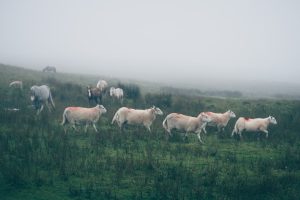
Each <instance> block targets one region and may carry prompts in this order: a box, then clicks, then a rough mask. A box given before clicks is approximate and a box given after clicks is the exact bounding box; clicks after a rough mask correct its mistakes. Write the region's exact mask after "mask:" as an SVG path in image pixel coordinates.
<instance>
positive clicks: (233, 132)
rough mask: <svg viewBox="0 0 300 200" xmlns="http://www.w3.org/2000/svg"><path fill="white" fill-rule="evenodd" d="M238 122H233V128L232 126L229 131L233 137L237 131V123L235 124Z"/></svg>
mask: <svg viewBox="0 0 300 200" xmlns="http://www.w3.org/2000/svg"><path fill="white" fill-rule="evenodd" d="M237 124H238V123H235V125H234V128H233V130H232V133H231V137H233V136H234V134H236V133H238V127H237V126H238V125H237Z"/></svg>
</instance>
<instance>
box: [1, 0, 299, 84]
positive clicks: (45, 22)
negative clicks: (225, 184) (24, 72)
mask: <svg viewBox="0 0 300 200" xmlns="http://www.w3.org/2000/svg"><path fill="white" fill-rule="evenodd" d="M299 11H300V1H297V0H295V1H290V0H287V1H282V0H280V1H277V0H249V1H241V0H236V1H234V0H226V1H225V0H224V1H222V0H220V1H200V0H195V1H189V0H185V1H174V0H172V1H155V0H151V1H142V0H137V1H130V0H129V1H123V0H116V1H114V0H109V1H100V0H95V1H74V0H69V1H67V0H64V1H63V0H51V1H50V0H49V1H42V0H36V1H33V0H26V1H23V0H20V1H14V0H7V1H5V0H1V1H0V27H1V31H0V44H1V45H0V63H5V64H11V65H18V66H23V67H30V68H34V69H39V70H40V69H41V68H42V67H44V66H46V65H53V66H56V67H57V69H58V71H63V72H76V73H77V72H79V73H80V72H81V73H93V74H99V75H105V76H112V77H129V78H135V79H141V80H150V81H160V82H169V83H170V82H172V81H175V82H176V81H178V82H185V81H186V82H189V81H191V82H197V81H198V80H199V81H200V80H202V79H205V80H206V79H210V80H217V79H219V78H222V79H224V80H227V79H235V80H243V79H245V80H248V81H252V80H258V81H260V80H265V81H279V82H290V83H297V84H299V83H300V79H299V71H300V56H299V52H300V39H299V35H300V12H299ZM199 83H200V82H199Z"/></svg>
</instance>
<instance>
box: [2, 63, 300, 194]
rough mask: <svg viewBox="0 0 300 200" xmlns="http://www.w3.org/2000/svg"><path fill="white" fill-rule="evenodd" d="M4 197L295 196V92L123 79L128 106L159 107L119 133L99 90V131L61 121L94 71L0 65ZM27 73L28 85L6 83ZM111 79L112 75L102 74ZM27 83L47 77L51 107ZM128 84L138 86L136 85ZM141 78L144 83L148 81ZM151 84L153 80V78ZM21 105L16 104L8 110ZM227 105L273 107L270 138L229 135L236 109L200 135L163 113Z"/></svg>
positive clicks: (299, 163)
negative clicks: (207, 92) (235, 92)
mask: <svg viewBox="0 0 300 200" xmlns="http://www.w3.org/2000/svg"><path fill="white" fill-rule="evenodd" d="M0 71H1V75H0V76H1V77H0V83H1V84H0V94H1V99H0V197H1V199H251V200H252V199H299V197H300V140H299V139H300V133H299V130H300V102H299V101H288V100H266V99H256V100H253V99H252V100H249V99H243V98H222V99H221V98H210V97H196V96H184V95H182V96H181V95H174V94H172V95H170V94H165V93H148V92H147V91H146V92H145V91H144V90H143V88H144V87H142V88H141V91H139V90H140V89H139V84H138V85H130V84H129V83H122V84H123V86H125V87H127V88H126V89H127V90H125V92H126V91H127V94H128V96H127V97H126V99H125V101H124V105H125V106H129V107H135V108H148V107H150V106H152V105H156V106H158V107H160V108H161V109H162V110H163V112H164V116H162V117H158V118H157V119H156V121H155V123H154V124H153V126H152V133H149V132H147V131H146V130H145V128H144V127H135V126H128V127H126V129H125V132H124V133H121V132H120V131H119V129H118V128H117V127H116V125H111V124H110V121H111V119H112V117H113V114H114V113H115V111H116V110H117V109H118V108H119V107H120V106H121V105H120V104H119V103H118V102H112V101H111V100H110V99H109V98H108V97H105V98H104V101H103V105H104V106H105V107H106V108H107V110H108V112H107V113H106V114H105V115H103V117H102V118H101V119H100V121H99V123H98V127H99V133H95V132H94V130H93V129H92V128H90V129H89V131H88V133H87V134H86V133H84V132H83V131H82V130H80V131H79V132H75V131H72V130H71V129H70V131H69V132H68V134H67V135H65V134H64V130H63V128H62V127H61V126H60V122H61V120H62V112H63V110H64V108H65V107H66V106H89V103H88V100H87V97H86V90H85V86H86V85H87V84H91V83H94V84H96V82H97V79H98V78H99V77H96V76H86V75H72V74H60V73H58V74H47V73H46V74H45V73H42V72H37V71H32V70H27V69H22V68H16V67H11V66H5V65H0ZM17 79H19V80H23V82H24V90H23V91H20V90H18V89H11V88H8V84H9V82H10V81H12V80H17ZM108 81H109V83H111V84H114V85H117V84H118V80H111V81H110V80H108ZM33 84H37V85H39V84H47V85H49V86H50V88H51V90H52V93H53V97H54V101H55V104H56V109H55V110H54V112H51V113H49V112H48V110H47V109H45V110H44V111H43V112H42V114H41V115H39V116H36V115H35V111H34V110H32V109H31V108H30V107H28V105H30V100H29V88H30V86H31V85H33ZM133 86H134V87H133ZM146 87H147V86H146ZM149 88H151V87H150V86H149ZM13 107H17V108H20V109H21V110H20V111H19V112H9V111H5V108H13ZM228 109H231V110H233V111H234V112H235V113H236V115H237V116H249V117H266V116H268V115H272V116H274V117H275V118H276V119H277V121H278V125H277V126H271V127H270V129H269V131H270V133H269V138H268V139H265V137H264V135H261V134H260V133H252V134H251V133H245V134H244V139H243V140H242V141H240V140H239V139H238V138H231V137H230V134H231V131H232V128H233V125H234V122H235V120H236V119H234V120H231V121H230V123H229V124H228V127H227V128H226V131H225V132H224V133H217V132H216V129H213V128H207V130H208V134H207V135H203V140H204V142H205V144H200V143H199V142H198V141H197V137H196V135H193V134H191V135H189V137H188V139H187V140H183V138H182V136H181V133H180V132H175V134H174V136H173V137H171V138H169V139H168V138H167V137H166V133H165V132H164V130H163V128H162V126H161V123H162V120H163V119H164V117H165V116H166V115H167V114H168V113H171V112H179V113H184V114H188V115H196V114H198V113H199V112H200V111H215V112H224V111H226V110H228Z"/></svg>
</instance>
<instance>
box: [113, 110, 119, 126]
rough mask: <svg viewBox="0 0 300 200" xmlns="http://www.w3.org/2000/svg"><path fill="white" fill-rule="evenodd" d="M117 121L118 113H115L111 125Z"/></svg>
mask: <svg viewBox="0 0 300 200" xmlns="http://www.w3.org/2000/svg"><path fill="white" fill-rule="evenodd" d="M118 119H119V112H118V111H117V112H116V113H115V115H114V117H113V119H112V120H111V124H113V123H114V122H115V121H116V120H118Z"/></svg>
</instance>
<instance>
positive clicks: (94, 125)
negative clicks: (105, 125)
mask: <svg viewBox="0 0 300 200" xmlns="http://www.w3.org/2000/svg"><path fill="white" fill-rule="evenodd" d="M93 127H94V129H95V131H96V132H97V133H98V130H97V127H96V124H94V123H93Z"/></svg>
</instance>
